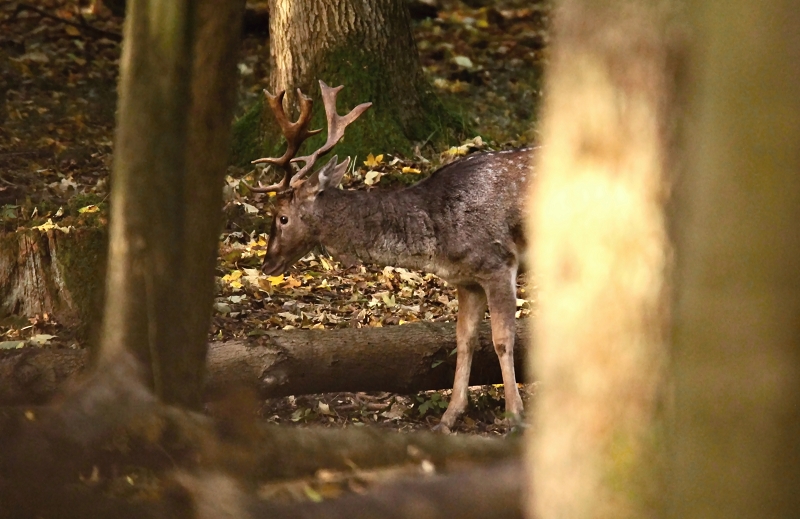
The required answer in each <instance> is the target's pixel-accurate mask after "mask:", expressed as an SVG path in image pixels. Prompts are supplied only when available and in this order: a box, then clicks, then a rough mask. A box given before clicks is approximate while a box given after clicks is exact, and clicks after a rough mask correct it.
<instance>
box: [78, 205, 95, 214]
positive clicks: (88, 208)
mask: <svg viewBox="0 0 800 519" xmlns="http://www.w3.org/2000/svg"><path fill="white" fill-rule="evenodd" d="M99 210H100V208H99V207H97V206H96V205H94V204H92V205H87V206H86V207H81V208H80V209H78V212H79V213H81V214H83V213H96V212H98V211H99Z"/></svg>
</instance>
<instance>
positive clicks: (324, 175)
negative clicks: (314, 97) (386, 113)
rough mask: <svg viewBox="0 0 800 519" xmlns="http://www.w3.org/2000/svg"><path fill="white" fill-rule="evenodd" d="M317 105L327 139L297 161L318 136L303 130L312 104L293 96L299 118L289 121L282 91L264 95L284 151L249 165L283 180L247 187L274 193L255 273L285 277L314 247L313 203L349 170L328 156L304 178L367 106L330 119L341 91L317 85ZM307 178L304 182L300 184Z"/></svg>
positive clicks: (338, 88)
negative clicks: (274, 170) (269, 167)
mask: <svg viewBox="0 0 800 519" xmlns="http://www.w3.org/2000/svg"><path fill="white" fill-rule="evenodd" d="M319 85H320V89H321V90H322V101H323V103H324V105H325V115H326V117H327V121H328V138H327V139H326V141H325V144H323V145H322V147H320V148H319V149H317V150H316V151H314V152H313V153H311V154H310V155H306V156H303V157H295V155H296V154H297V151H298V150H299V149H300V145H301V144H302V143H303V141H305V140H306V139H307V138H308V137H310V136H312V135H315V134H317V133H319V132H320V131H321V130H309V129H308V125H309V123H310V122H311V108H312V101H311V99H310V98H309V97H307V96H305V95H303V93H302V92H301V91H300V89H298V90H297V94H298V102H299V105H300V116H299V117H298V119H297V121H295V122H292V121H290V120H289V119H288V118H287V116H286V113H285V112H284V109H283V97H284V93H285V92H284V91H281V92H279V93H278V94H277V95H274V96H273V95H272V94H270V93H269V92H267V91H266V90H264V95H265V96H266V98H267V102H268V104H269V105H270V108H271V109H272V112H273V114H275V119H276V120H277V121H278V125H279V126H280V127H281V131H282V133H283V135H284V137H286V142H287V146H286V151H285V152H284V154H283V155H282V156H281V157H278V158H272V157H265V158H261V159H258V160H254V161H253V164H259V163H269V164H273V165H275V166H278V167H280V168H281V169H283V178H282V179H281V180H280V181H279V182H278V183H276V184H273V185H271V186H260V185H259V186H258V187H252V186H249V185H247V184H245V185H247V187H248V188H250V190H251V191H253V192H255V193H275V194H276V196H275V205H274V209H273V212H272V217H273V218H272V228H271V230H270V233H269V242H268V244H267V254H266V256H264V263H263V264H262V266H261V270H262V271H263V272H264V273H265V274H267V275H276V274H280V273H281V272H283V271H285V270H286V269H287V268H288V267H289V266H290V265H292V264H293V263H294V262H295V261H297V260H298V259H300V258H301V257H303V256H304V255H306V254H307V253H308V252H309V251H310V250H311V249H312V248H313V247H314V246H315V245H316V244H317V242H316V233H315V230H314V222H315V221H317V220H318V219H319V218H320V215H319V214H318V211H317V208H316V206H315V201H316V199H317V197H318V196H320V194H321V193H323V192H324V191H325V190H326V189H335V188H336V187H337V186H338V185H339V183H340V182H341V180H342V176H343V175H344V173H345V172H346V171H347V168H348V166H349V165H350V159H349V158H347V159H345V160H344V162H342V163H341V164H339V163H338V159H337V157H336V156H334V157H333V158H332V159H331V160H330V161H329V162H328V163H327V164H326V165H325V166H323V167H322V168H321V169H319V170H318V171H316V172H315V173H313V174H311V175H310V176H309V173H310V171H311V170H312V168H313V167H314V164H315V163H316V161H317V159H318V158H319V157H321V156H322V155H324V154H326V153H328V152H329V151H330V150H331V149H333V147H334V146H335V145H336V143H337V142H339V140H341V138H342V137H343V136H344V130H345V128H346V127H347V125H349V124H350V123H352V122H353V121H355V120H356V119H358V117H359V116H360V115H361V114H362V113H364V111H366V110H367V108H369V107H370V106H372V103H362V104H360V105H358V106H356V107H355V108H353V110H352V111H351V112H350V113H348V114H347V115H345V116H340V115H339V114H337V113H336V95H337V94H338V93H339V91H340V90H341V89H342V88H343V87H342V86H338V87H336V88H331V87H329V86H328V85H326V84H325V83H324V82H322V81H320V82H319ZM297 162H302V163H303V167H302V168H301V169H300V170H299V171H297V172H295V171H294V168H293V166H292V164H293V163H297ZM306 177H307V178H306Z"/></svg>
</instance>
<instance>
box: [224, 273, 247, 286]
mask: <svg viewBox="0 0 800 519" xmlns="http://www.w3.org/2000/svg"><path fill="white" fill-rule="evenodd" d="M241 277H242V271H241V270H234V271H233V272H231V273H230V274H225V275H224V276H222V281H224V282H225V283H231V284H232V282H234V281H236V280H237V279H239V278H241Z"/></svg>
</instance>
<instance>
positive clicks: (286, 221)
mask: <svg viewBox="0 0 800 519" xmlns="http://www.w3.org/2000/svg"><path fill="white" fill-rule="evenodd" d="M280 222H281V225H286V224H287V223H289V218H288V217H287V216H281V217H280Z"/></svg>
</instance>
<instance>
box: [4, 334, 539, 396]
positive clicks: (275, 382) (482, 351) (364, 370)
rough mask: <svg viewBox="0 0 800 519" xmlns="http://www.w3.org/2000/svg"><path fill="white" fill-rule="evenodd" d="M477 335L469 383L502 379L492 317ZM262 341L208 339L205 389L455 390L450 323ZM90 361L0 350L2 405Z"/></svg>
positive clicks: (62, 379)
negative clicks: (255, 342)
mask: <svg viewBox="0 0 800 519" xmlns="http://www.w3.org/2000/svg"><path fill="white" fill-rule="evenodd" d="M479 337H480V344H479V346H478V348H477V350H476V352H475V360H474V365H473V369H472V373H471V377H470V383H471V384H473V385H482V384H500V383H502V376H501V373H500V364H499V363H498V361H497V355H496V354H495V352H494V348H493V346H492V341H491V330H490V328H489V323H488V322H485V323H483V324H482V326H481V329H480V335H479ZM529 340H530V335H529V326H528V324H527V322H526V321H525V320H521V321H520V322H519V323H518V325H517V338H516V343H515V344H517V345H518V349H519V351H520V354H519V355H515V358H517V359H523V358H525V348H526V347H530V346H529V345H530V342H529ZM259 342H260V343H261V345H255V344H247V343H243V342H239V341H231V342H224V343H211V344H210V346H209V351H208V368H207V369H208V379H207V386H206V389H207V391H208V392H211V393H218V392H222V391H224V390H225V389H226V388H229V387H231V386H237V385H245V386H249V387H253V388H255V389H256V390H257V391H258V392H259V394H260V395H261V396H262V397H264V398H270V397H279V396H287V395H302V394H311V393H332V392H337V391H391V392H394V393H401V394H408V393H413V392H416V391H423V390H428V389H449V388H452V387H453V373H454V372H455V356H454V355H450V352H451V351H452V350H453V349H454V348H455V325H454V324H452V323H440V324H432V323H413V324H407V325H403V326H391V327H386V328H363V329H359V330H357V329H343V330H290V331H274V332H269V333H268V334H267V335H266V336H265V337H263V338H262V339H260V341H259ZM87 361H88V352H87V351H86V350H50V349H42V348H23V349H21V350H11V351H2V350H0V380H3V384H2V385H0V403H2V404H6V405H8V404H22V403H43V402H46V401H48V400H49V399H51V398H52V397H53V396H54V395H55V394H56V393H57V391H58V390H59V388H61V387H62V386H63V385H64V384H65V383H66V382H67V381H68V380H69V379H70V378H71V377H74V376H75V375H78V374H80V373H81V372H83V370H84V369H85V368H86V364H87ZM440 361H441V363H439V362H440ZM434 364H436V366H435V367H434ZM522 364H523V363H522V362H521V361H520V360H518V365H517V370H521V371H524V370H522V369H521V368H523V365H522ZM518 372H519V371H518Z"/></svg>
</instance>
